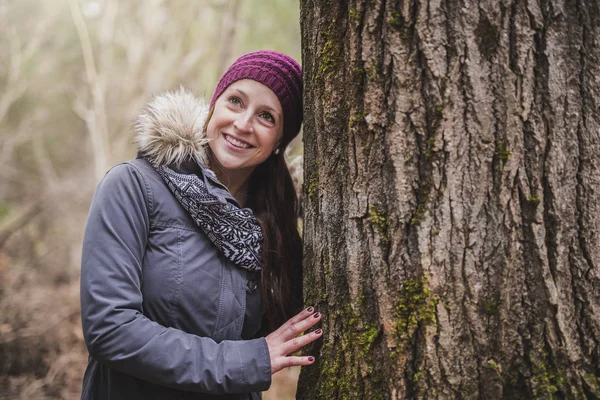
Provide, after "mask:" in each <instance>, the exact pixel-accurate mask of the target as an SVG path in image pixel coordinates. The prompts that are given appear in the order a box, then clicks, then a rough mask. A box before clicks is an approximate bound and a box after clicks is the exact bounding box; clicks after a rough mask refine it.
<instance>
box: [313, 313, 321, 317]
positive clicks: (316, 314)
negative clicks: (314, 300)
mask: <svg viewBox="0 0 600 400" xmlns="http://www.w3.org/2000/svg"><path fill="white" fill-rule="evenodd" d="M320 316H321V313H315V315H313V317H315V318H319V317H320Z"/></svg>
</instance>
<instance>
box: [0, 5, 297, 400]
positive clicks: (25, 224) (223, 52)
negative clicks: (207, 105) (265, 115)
mask: <svg viewBox="0 0 600 400" xmlns="http://www.w3.org/2000/svg"><path fill="white" fill-rule="evenodd" d="M0 37H1V38H2V40H1V42H0V174H1V178H0V310H1V311H0V398H1V399H19V398H22V399H75V398H78V397H79V393H80V386H81V380H82V376H83V372H84V369H85V366H86V363H87V352H86V350H85V346H84V343H83V337H82V333H81V325H80V316H79V268H80V257H81V241H82V236H83V230H84V225H85V221H86V217H87V212H88V207H89V203H90V200H91V197H92V195H93V192H94V189H95V186H96V184H97V183H98V181H99V180H100V179H101V178H102V176H103V175H104V173H105V172H106V171H107V170H108V169H109V168H110V167H111V166H112V165H114V164H116V163H118V162H120V161H122V160H126V159H130V158H133V157H134V156H135V150H134V146H133V144H132V141H133V134H132V122H133V120H134V118H135V116H136V115H137V113H138V112H139V111H140V109H141V108H142V107H143V105H144V104H145V103H146V102H147V101H148V100H149V99H150V98H151V97H152V95H154V94H158V93H160V92H162V91H164V90H172V89H176V88H178V87H179V86H180V85H183V86H185V87H188V88H190V89H192V90H193V91H194V92H195V93H196V94H198V95H204V96H205V97H208V98H210V96H211V95H212V91H213V89H214V86H215V85H216V82H217V79H218V77H219V76H220V74H221V73H222V72H223V71H224V70H225V69H226V68H227V66H228V65H229V63H230V62H232V61H233V60H234V59H235V58H237V57H238V56H239V55H241V54H243V53H245V52H248V51H252V50H257V49H262V48H266V49H274V50H279V51H283V52H286V53H287V54H290V55H291V56H293V57H294V58H296V59H297V60H298V61H300V26H299V4H298V2H297V1H295V0H271V1H260V0H231V1H228V0H170V1H169V0H81V1H77V0H2V1H0ZM296 146H297V147H296V150H295V151H301V149H299V146H298V145H296ZM297 375H298V371H297V370H285V371H282V372H281V373H280V374H278V375H276V377H275V378H274V384H273V386H272V388H271V390H270V391H269V392H268V393H267V394H266V395H265V400H269V399H271V400H273V399H287V398H293V396H294V392H295V385H296V379H297Z"/></svg>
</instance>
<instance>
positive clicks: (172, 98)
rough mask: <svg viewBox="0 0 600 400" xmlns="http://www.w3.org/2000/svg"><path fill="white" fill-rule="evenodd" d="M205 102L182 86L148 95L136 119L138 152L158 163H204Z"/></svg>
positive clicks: (205, 142)
mask: <svg viewBox="0 0 600 400" xmlns="http://www.w3.org/2000/svg"><path fill="white" fill-rule="evenodd" d="M208 110H209V106H208V104H206V103H205V102H204V100H203V99H202V98H198V97H196V96H194V95H193V94H192V92H191V91H189V90H186V89H184V88H183V87H181V88H179V90H176V91H173V92H165V93H163V94H161V95H158V96H156V97H154V99H152V101H151V102H150V103H149V104H148V105H147V106H146V107H145V108H144V110H143V111H142V112H141V113H140V115H139V116H138V118H137V120H136V124H135V131H136V136H135V143H136V144H137V150H138V152H139V153H140V154H141V155H143V156H145V157H149V158H151V159H153V160H154V161H155V162H157V163H158V164H160V165H170V164H175V165H181V163H182V162H183V161H185V160H189V159H193V160H195V161H196V162H198V163H200V164H203V165H206V162H207V159H206V157H207V155H206V144H207V143H208V141H209V139H208V137H207V136H206V133H205V132H204V122H205V121H206V118H207V116H208Z"/></svg>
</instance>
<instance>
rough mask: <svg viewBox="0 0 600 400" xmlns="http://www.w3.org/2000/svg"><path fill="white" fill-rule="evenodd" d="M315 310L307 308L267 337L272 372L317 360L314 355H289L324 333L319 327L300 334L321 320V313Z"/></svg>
mask: <svg viewBox="0 0 600 400" xmlns="http://www.w3.org/2000/svg"><path fill="white" fill-rule="evenodd" d="M314 311H315V310H314V309H313V308H312V307H308V308H305V309H304V310H302V311H301V312H300V313H299V314H298V315H296V316H295V317H293V318H291V319H289V320H288V321H287V322H286V323H285V324H283V325H281V327H279V329H277V330H276V331H274V332H273V333H271V334H269V335H268V336H267V337H266V338H265V339H266V340H267V346H268V347H269V354H270V356H271V373H272V374H274V373H275V372H277V371H279V370H282V369H283V368H285V367H291V366H294V365H310V364H312V363H313V362H314V361H315V358H314V357H312V356H303V357H295V356H288V354H291V353H294V352H295V351H297V350H299V349H301V348H302V347H304V346H306V345H307V344H309V343H311V342H314V341H315V340H317V339H318V338H320V337H321V335H322V334H323V331H322V330H321V329H317V330H315V331H313V332H309V333H307V334H305V335H302V336H298V335H300V334H301V333H302V332H304V331H305V330H307V329H308V328H310V327H312V326H314V325H315V324H316V323H317V322H319V321H320V320H321V314H320V313H315V312H314Z"/></svg>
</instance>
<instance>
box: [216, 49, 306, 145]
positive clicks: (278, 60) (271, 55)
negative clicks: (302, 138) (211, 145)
mask: <svg viewBox="0 0 600 400" xmlns="http://www.w3.org/2000/svg"><path fill="white" fill-rule="evenodd" d="M240 79H252V80H255V81H257V82H260V83H262V84H263V85H265V86H266V87H268V88H269V89H271V90H272V91H273V93H275V95H276V96H277V98H278V99H279V103H280V104H281V108H282V109H283V141H282V148H283V147H285V146H287V145H288V143H289V142H291V141H292V139H293V138H294V137H296V135H297V134H298V132H299V131H300V125H301V124H302V68H301V67H300V65H299V64H298V63H297V62H296V60H294V59H293V58H291V57H289V56H286V55H285V54H283V53H279V52H277V51H271V50H261V51H255V52H253V53H248V54H245V55H243V56H241V57H240V58H238V59H237V60H235V61H234V63H233V64H232V65H231V66H230V67H229V69H228V70H227V71H225V73H224V74H223V76H222V77H221V79H220V80H219V83H218V84H217V88H216V89H215V93H214V94H213V97H212V100H211V101H210V106H211V108H212V107H213V106H214V105H215V102H216V101H217V98H219V96H220V95H221V93H223V91H224V90H225V89H227V87H228V86H229V85H231V84H232V83H233V82H235V81H239V80H240Z"/></svg>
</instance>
